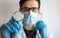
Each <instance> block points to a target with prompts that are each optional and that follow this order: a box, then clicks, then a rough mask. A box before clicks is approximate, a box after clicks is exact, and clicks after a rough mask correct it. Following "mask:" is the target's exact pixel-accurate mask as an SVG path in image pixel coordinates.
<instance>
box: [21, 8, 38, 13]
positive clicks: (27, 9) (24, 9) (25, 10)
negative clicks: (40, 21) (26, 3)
mask: <svg viewBox="0 0 60 38" xmlns="http://www.w3.org/2000/svg"><path fill="white" fill-rule="evenodd" d="M38 9H39V8H37V7H32V8H28V7H23V8H21V11H23V12H28V11H30V10H31V11H33V12H38Z"/></svg>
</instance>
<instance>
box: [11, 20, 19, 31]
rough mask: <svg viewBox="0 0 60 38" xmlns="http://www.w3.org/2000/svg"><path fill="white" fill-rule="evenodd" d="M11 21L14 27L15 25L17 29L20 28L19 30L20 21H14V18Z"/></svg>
mask: <svg viewBox="0 0 60 38" xmlns="http://www.w3.org/2000/svg"><path fill="white" fill-rule="evenodd" d="M10 22H11V23H12V24H13V25H14V27H15V28H16V29H18V30H19V28H20V25H19V23H18V22H16V21H14V20H10Z"/></svg>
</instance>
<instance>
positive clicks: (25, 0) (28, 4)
mask: <svg viewBox="0 0 60 38" xmlns="http://www.w3.org/2000/svg"><path fill="white" fill-rule="evenodd" d="M19 5H20V8H19V12H21V13H22V14H24V18H23V20H22V21H16V20H15V19H14V17H12V19H11V20H10V21H9V22H8V23H6V24H3V26H2V27H1V34H2V38H48V35H47V29H46V25H45V24H44V22H43V21H42V20H41V17H40V0H20V2H19ZM37 33H38V34H40V35H41V36H39V35H38V34H37Z"/></svg>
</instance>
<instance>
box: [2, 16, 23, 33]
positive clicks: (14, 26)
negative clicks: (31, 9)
mask: <svg viewBox="0 0 60 38" xmlns="http://www.w3.org/2000/svg"><path fill="white" fill-rule="evenodd" d="M21 26H22V21H19V22H18V21H16V20H15V19H14V18H13V17H12V19H11V20H10V21H9V22H8V23H6V24H3V26H2V28H5V29H7V30H8V31H9V32H11V33H15V32H18V31H19V29H20V28H22V27H21Z"/></svg>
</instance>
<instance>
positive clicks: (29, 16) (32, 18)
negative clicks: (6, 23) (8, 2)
mask: <svg viewBox="0 0 60 38" xmlns="http://www.w3.org/2000/svg"><path fill="white" fill-rule="evenodd" d="M40 17H41V16H40V14H38V13H34V12H32V11H30V12H27V13H26V14H24V20H23V21H24V24H25V25H27V26H32V25H35V24H36V23H37V22H38V21H39V20H40Z"/></svg>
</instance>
